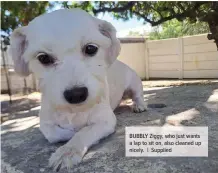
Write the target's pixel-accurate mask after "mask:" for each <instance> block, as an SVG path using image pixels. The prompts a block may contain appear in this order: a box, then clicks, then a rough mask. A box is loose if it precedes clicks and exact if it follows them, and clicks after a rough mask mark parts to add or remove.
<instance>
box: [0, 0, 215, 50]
mask: <svg viewBox="0 0 218 173" xmlns="http://www.w3.org/2000/svg"><path fill="white" fill-rule="evenodd" d="M57 4H58V5H61V6H62V7H63V8H74V7H77V8H81V9H83V10H86V11H87V12H89V13H91V14H94V15H98V14H99V13H104V12H110V13H111V14H112V15H113V16H114V18H116V19H123V20H124V21H125V20H129V19H130V18H132V17H134V16H135V17H137V18H138V19H143V20H144V22H145V23H150V24H151V25H152V26H158V25H160V24H162V23H164V22H167V21H170V20H172V19H177V20H179V21H184V20H185V21H188V22H189V23H196V22H198V21H204V22H207V23H208V24H209V27H210V31H211V34H210V35H209V36H208V38H209V39H214V40H215V41H216V44H217V47H218V34H217V33H218V27H217V26H218V2H217V1H199V2H198V1H82V2H78V1H65V2H61V1H49V2H48V1H17V2H15V1H13V2H7V1H3V2H1V25H2V28H1V31H4V32H6V33H7V34H10V32H11V31H12V30H13V29H15V28H16V27H18V26H20V25H27V24H28V23H29V21H31V20H32V19H33V18H34V17H36V16H38V15H40V14H42V13H45V12H46V11H48V10H50V9H52V7H53V6H55V5H57ZM168 30H169V32H170V33H171V35H174V36H176V34H177V35H178V33H176V32H177V30H179V26H176V29H174V30H173V28H172V27H171V29H170V27H169V29H168ZM189 32H191V31H190V30H189ZM192 32H193V33H194V32H195V31H194V30H193V31H192ZM165 35H167V33H166V34H165ZM168 35H169V34H168Z"/></svg>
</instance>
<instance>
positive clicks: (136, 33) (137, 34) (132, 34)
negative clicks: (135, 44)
mask: <svg viewBox="0 0 218 173" xmlns="http://www.w3.org/2000/svg"><path fill="white" fill-rule="evenodd" d="M128 36H136V37H143V34H141V33H140V32H138V31H129V34H128Z"/></svg>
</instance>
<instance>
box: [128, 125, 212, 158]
mask: <svg viewBox="0 0 218 173" xmlns="http://www.w3.org/2000/svg"><path fill="white" fill-rule="evenodd" d="M125 147H126V148H125V150H126V156H127V157H176V156H177V157H183V156H186V157H208V127H185V126H166V127H155V126H150V127H141V126H138V127H137V126H134V127H126V128H125Z"/></svg>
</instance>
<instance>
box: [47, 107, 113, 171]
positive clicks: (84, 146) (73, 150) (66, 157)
mask: <svg viewBox="0 0 218 173" xmlns="http://www.w3.org/2000/svg"><path fill="white" fill-rule="evenodd" d="M100 109H101V110H98V111H97V112H96V111H94V112H93V114H94V115H91V118H90V119H89V123H88V126H86V127H84V128H82V129H81V130H80V131H79V132H77V133H76V134H75V135H74V136H73V138H72V139H71V140H70V141H69V142H68V143H67V144H65V145H64V146H62V147H60V148H58V149H57V150H56V152H55V153H53V154H52V156H51V158H50V160H49V165H50V166H51V167H53V168H54V170H59V169H60V168H65V167H66V168H68V169H69V168H71V167H72V166H73V165H75V164H77V163H79V162H81V160H82V158H83V156H84V155H85V153H86V152H87V150H88V149H89V147H90V146H92V145H93V144H95V143H97V142H98V141H99V140H100V139H101V138H103V137H105V136H108V135H109V134H111V133H113V132H114V130H115V125H116V117H115V115H114V113H113V111H112V110H111V108H110V107H109V106H107V107H106V108H105V107H103V108H100Z"/></svg>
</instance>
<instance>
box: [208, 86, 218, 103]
mask: <svg viewBox="0 0 218 173" xmlns="http://www.w3.org/2000/svg"><path fill="white" fill-rule="evenodd" d="M207 102H217V104H218V89H215V90H213V92H212V94H211V95H210V97H209V98H208V99H207Z"/></svg>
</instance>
